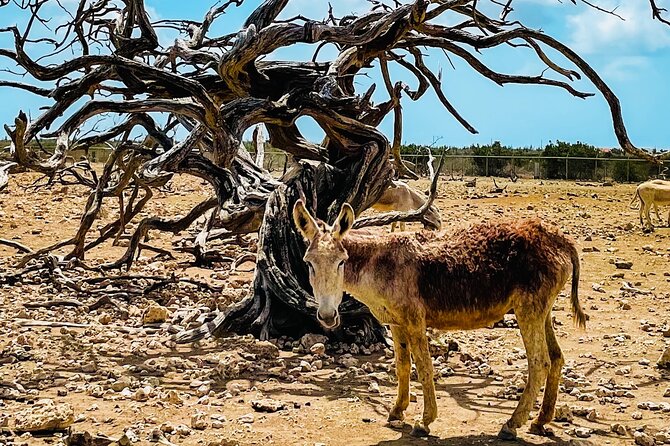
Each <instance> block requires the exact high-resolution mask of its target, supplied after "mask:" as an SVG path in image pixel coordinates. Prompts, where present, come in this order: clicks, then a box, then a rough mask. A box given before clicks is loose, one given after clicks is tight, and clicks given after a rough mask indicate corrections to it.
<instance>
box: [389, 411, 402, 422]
mask: <svg viewBox="0 0 670 446" xmlns="http://www.w3.org/2000/svg"><path fill="white" fill-rule="evenodd" d="M404 419H405V414H404V413H403V411H402V410H395V409H394V410H392V411H391V412H390V413H389V417H388V418H387V419H386V421H388V422H389V423H390V422H391V421H402V420H404Z"/></svg>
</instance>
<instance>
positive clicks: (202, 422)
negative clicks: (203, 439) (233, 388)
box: [191, 412, 209, 430]
mask: <svg viewBox="0 0 670 446" xmlns="http://www.w3.org/2000/svg"><path fill="white" fill-rule="evenodd" d="M208 426H209V423H208V420H207V414H206V413H204V412H196V413H194V414H193V415H192V416H191V427H192V428H193V429H197V430H205V429H207V427H208Z"/></svg>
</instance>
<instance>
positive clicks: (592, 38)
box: [567, 0, 670, 54]
mask: <svg viewBox="0 0 670 446" xmlns="http://www.w3.org/2000/svg"><path fill="white" fill-rule="evenodd" d="M597 4H598V6H600V7H602V8H604V9H610V10H611V9H613V8H615V7H617V6H618V8H617V9H616V13H617V14H618V15H620V16H621V17H623V18H624V19H625V20H621V19H619V18H617V17H615V16H613V15H611V14H607V13H604V12H601V11H596V10H595V9H593V8H589V7H586V6H583V7H582V10H581V12H579V13H578V14H575V15H571V16H568V18H567V24H568V29H569V31H570V32H571V46H572V48H573V49H575V50H576V51H578V52H580V53H582V54H594V53H602V52H606V53H610V52H616V53H618V54H621V53H622V52H623V53H628V54H637V53H639V52H641V51H642V52H651V51H656V50H659V49H662V48H667V47H670V27H667V26H664V25H662V24H661V23H658V22H657V21H654V20H652V19H651V11H650V9H649V2H648V1H647V0H619V1H614V0H602V1H600V2H598V3H597Z"/></svg>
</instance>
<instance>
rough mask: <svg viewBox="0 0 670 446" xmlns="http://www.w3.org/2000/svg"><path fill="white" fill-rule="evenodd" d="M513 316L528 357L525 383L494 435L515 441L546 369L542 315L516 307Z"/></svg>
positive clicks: (547, 369) (526, 418)
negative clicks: (517, 399)
mask: <svg viewBox="0 0 670 446" xmlns="http://www.w3.org/2000/svg"><path fill="white" fill-rule="evenodd" d="M517 310H518V311H517ZM524 310H526V309H524ZM515 313H516V316H517V321H518V323H519V329H520V330H521V337H522V338H523V343H524V346H525V347H526V356H527V357H528V381H527V383H526V388H525V389H524V390H523V393H522V394H521V399H520V400H519V404H518V405H517V406H516V409H514V412H513V413H512V417H511V418H510V419H509V421H507V423H505V424H504V425H503V427H502V429H500V432H499V433H498V438H500V439H501V440H514V439H516V429H517V428H519V427H521V426H523V424H524V423H525V422H526V421H528V415H529V414H530V410H531V409H532V407H533V404H534V403H535V400H536V398H537V394H538V393H539V391H540V387H541V386H542V383H543V382H544V379H545V377H546V376H547V372H548V371H549V368H550V362H549V352H548V348H547V341H546V336H545V323H544V319H545V317H544V315H542V314H538V313H534V314H533V313H531V314H528V312H527V311H523V310H521V309H517V308H515Z"/></svg>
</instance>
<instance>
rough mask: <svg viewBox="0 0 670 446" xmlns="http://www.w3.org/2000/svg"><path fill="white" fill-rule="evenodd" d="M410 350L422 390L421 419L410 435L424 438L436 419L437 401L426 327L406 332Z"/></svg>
mask: <svg viewBox="0 0 670 446" xmlns="http://www.w3.org/2000/svg"><path fill="white" fill-rule="evenodd" d="M408 336H409V343H410V348H411V350H412V356H413V357H414V363H415V364H416V369H417V372H419V381H420V382H421V388H422V390H423V418H422V420H421V421H417V422H416V424H415V425H414V429H412V432H410V435H412V436H415V437H425V436H427V435H428V434H429V433H430V428H429V427H428V426H429V425H430V423H432V422H433V421H435V418H437V401H436V400H435V383H434V382H433V362H432V360H431V359H430V351H429V350H428V338H427V337H426V326H425V325H423V326H422V327H421V328H419V329H417V328H413V329H412V330H411V331H410V332H408Z"/></svg>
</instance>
